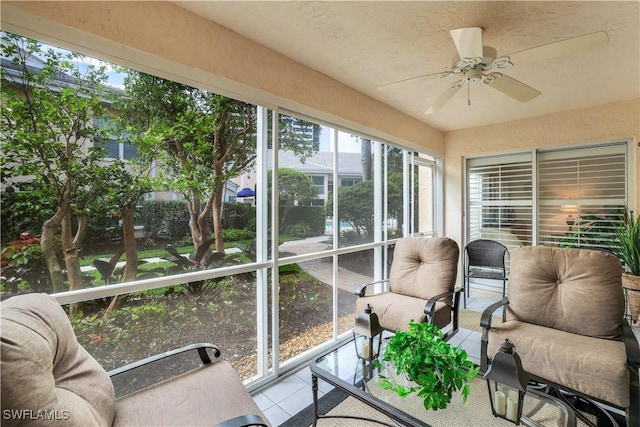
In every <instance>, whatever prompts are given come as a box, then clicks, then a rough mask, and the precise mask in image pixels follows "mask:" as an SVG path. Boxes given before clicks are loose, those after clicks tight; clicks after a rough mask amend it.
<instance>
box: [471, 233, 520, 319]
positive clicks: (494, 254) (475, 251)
mask: <svg viewBox="0 0 640 427" xmlns="http://www.w3.org/2000/svg"><path fill="white" fill-rule="evenodd" d="M508 255H509V250H508V249H507V247H506V246H505V245H503V244H502V243H500V242H498V241H495V240H488V239H478V240H473V241H472V242H469V243H468V244H467V245H466V246H465V247H464V257H463V267H462V268H463V273H464V278H463V280H464V285H463V287H464V292H463V294H464V297H463V299H464V308H467V297H468V296H469V288H470V284H469V282H470V279H490V280H502V297H503V298H504V297H505V295H506V289H507V280H509V278H508V276H507V268H506V264H505V257H506V256H508ZM473 268H476V269H477V270H472V269H473Z"/></svg>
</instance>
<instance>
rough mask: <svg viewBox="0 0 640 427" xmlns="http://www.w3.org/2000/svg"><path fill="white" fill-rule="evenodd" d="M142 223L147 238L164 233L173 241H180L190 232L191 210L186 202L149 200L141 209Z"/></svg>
mask: <svg viewBox="0 0 640 427" xmlns="http://www.w3.org/2000/svg"><path fill="white" fill-rule="evenodd" d="M139 215H140V217H139V218H140V222H141V223H142V224H143V225H144V233H145V236H147V237H157V236H158V233H159V232H161V231H164V232H166V233H167V234H168V237H169V238H170V239H171V240H173V241H180V240H181V239H182V238H184V236H185V235H188V234H190V231H189V208H188V206H187V202H186V201H185V200H149V201H146V202H144V203H143V204H142V206H141V207H140V209H139Z"/></svg>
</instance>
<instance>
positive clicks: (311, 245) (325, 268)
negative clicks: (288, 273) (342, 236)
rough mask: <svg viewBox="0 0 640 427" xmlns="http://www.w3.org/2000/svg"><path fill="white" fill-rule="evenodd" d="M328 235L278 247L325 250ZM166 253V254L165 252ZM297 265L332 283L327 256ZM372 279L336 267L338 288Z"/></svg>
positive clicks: (298, 250) (302, 252) (293, 250)
mask: <svg viewBox="0 0 640 427" xmlns="http://www.w3.org/2000/svg"><path fill="white" fill-rule="evenodd" d="M330 240H331V237H329V236H316V237H310V238H308V239H303V240H292V241H289V242H285V243H283V244H282V245H280V246H279V249H280V250H281V251H283V252H288V253H291V254H294V255H305V254H310V253H315V252H321V251H324V250H327V248H328V246H329V243H328V242H329V241H330ZM240 251H241V250H240V249H238V248H228V249H226V250H225V253H227V254H230V253H235V252H240ZM167 255H168V254H167ZM144 261H146V262H147V263H156V262H166V260H165V259H162V258H160V257H153V258H145V259H144ZM124 264H125V262H124V261H120V262H118V263H117V264H116V268H122V267H124ZM298 265H299V266H300V267H301V268H302V269H304V270H305V271H306V272H307V273H309V274H310V275H312V276H313V277H315V278H316V279H318V280H319V281H321V282H323V283H326V284H331V283H333V263H331V262H329V261H327V258H321V259H314V260H310V261H303V262H299V263H298ZM80 270H81V271H83V272H87V271H93V270H96V268H95V267H94V266H93V265H87V266H84V267H81V268H80ZM372 280H373V279H372V278H371V277H370V276H365V275H362V274H359V273H355V272H353V271H351V270H347V269H346V268H342V267H338V287H339V288H340V289H343V290H346V291H349V292H355V290H356V289H357V288H358V286H359V285H360V284H362V283H369V282H371V281H372Z"/></svg>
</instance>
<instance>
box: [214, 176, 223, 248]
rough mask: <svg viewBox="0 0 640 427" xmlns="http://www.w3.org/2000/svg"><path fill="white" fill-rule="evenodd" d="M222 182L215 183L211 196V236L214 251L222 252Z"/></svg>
mask: <svg viewBox="0 0 640 427" xmlns="http://www.w3.org/2000/svg"><path fill="white" fill-rule="evenodd" d="M223 191H224V186H223V184H216V186H215V188H214V190H213V196H212V201H213V203H212V213H213V237H215V239H216V252H218V253H221V254H223V253H224V239H223V237H222V200H223V197H224V196H223Z"/></svg>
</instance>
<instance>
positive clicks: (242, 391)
mask: <svg viewBox="0 0 640 427" xmlns="http://www.w3.org/2000/svg"><path fill="white" fill-rule="evenodd" d="M247 414H253V415H260V416H262V417H263V418H264V416H263V414H262V412H261V411H260V409H259V408H258V406H257V405H256V404H255V402H254V401H253V399H252V398H251V395H250V394H249V393H248V392H247V390H246V388H245V387H244V385H243V384H242V381H241V380H240V378H239V377H238V374H237V373H236V371H235V370H234V369H233V367H232V366H231V365H230V364H229V363H228V362H227V361H224V360H220V361H216V362H213V363H211V364H207V365H203V366H201V367H199V368H197V369H195V370H192V371H189V372H187V373H185V374H182V375H179V376H175V377H172V378H171V379H169V380H167V381H163V382H160V383H157V384H155V385H153V386H151V387H148V388H145V389H142V390H140V391H137V392H135V393H132V394H129V395H126V396H124V397H121V398H119V399H118V400H117V407H116V417H115V420H114V422H113V425H114V427H115V426H126V427H129V426H150V425H152V426H179V425H185V426H186V425H188V426H212V425H215V424H218V423H221V422H222V421H225V420H228V419H231V418H235V417H238V416H242V415H247ZM264 419H266V418H264Z"/></svg>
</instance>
